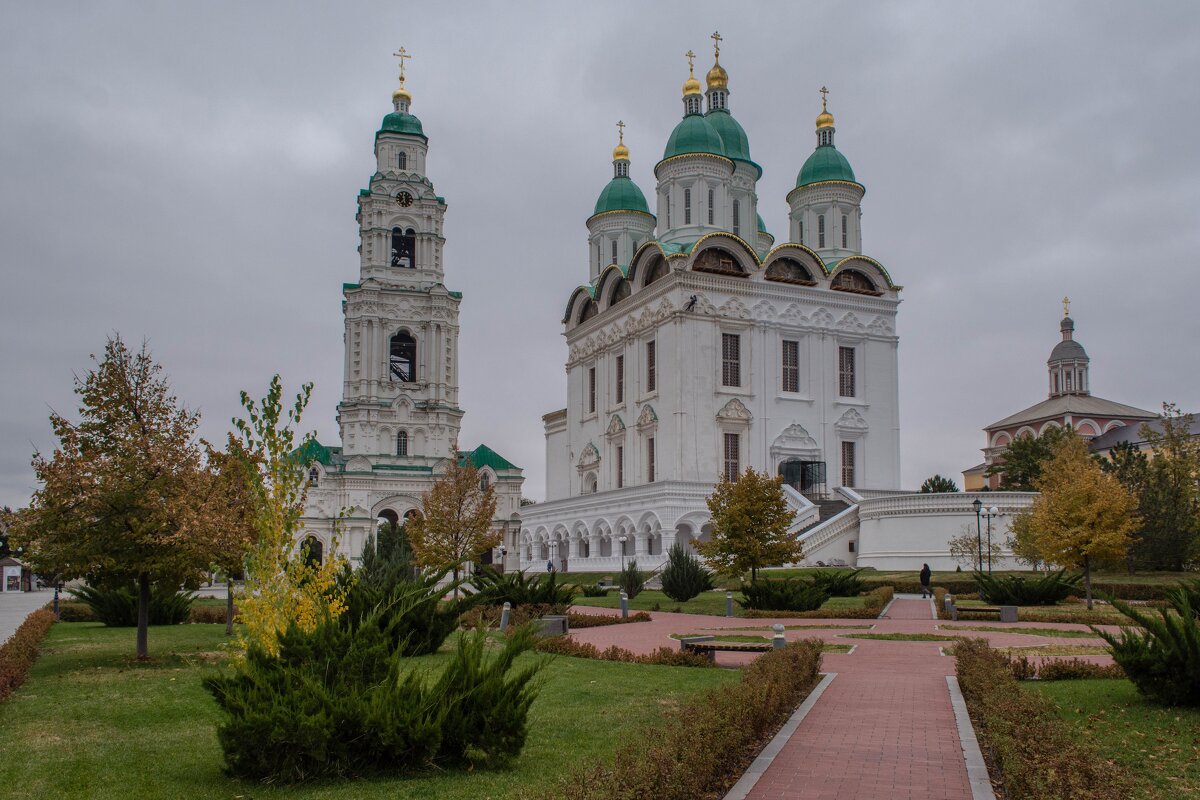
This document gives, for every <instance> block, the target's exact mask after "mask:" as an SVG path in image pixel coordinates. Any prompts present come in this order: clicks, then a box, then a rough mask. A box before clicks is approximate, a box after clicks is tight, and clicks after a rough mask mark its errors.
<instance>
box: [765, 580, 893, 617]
mask: <svg viewBox="0 0 1200 800" xmlns="http://www.w3.org/2000/svg"><path fill="white" fill-rule="evenodd" d="M894 595H895V592H894V591H893V590H892V587H891V586H880V587H879V588H878V589H873V590H871V591H869V592H867V594H866V596H865V602H864V604H863V605H862V606H860V607H859V608H818V609H817V610H816V611H751V610H747V611H744V612H742V616H743V617H749V618H751V619H774V618H779V619H875V618H876V617H878V616H879V612H881V611H883V609H884V606H886V605H887V604H888V603H890V602H892V597H893V596H894Z"/></svg>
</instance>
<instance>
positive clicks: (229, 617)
mask: <svg viewBox="0 0 1200 800" xmlns="http://www.w3.org/2000/svg"><path fill="white" fill-rule="evenodd" d="M225 635H226V636H233V576H232V575H226V576H225Z"/></svg>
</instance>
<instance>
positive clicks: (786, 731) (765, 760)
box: [724, 672, 994, 800]
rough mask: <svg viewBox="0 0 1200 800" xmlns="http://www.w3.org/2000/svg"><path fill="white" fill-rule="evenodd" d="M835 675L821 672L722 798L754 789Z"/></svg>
mask: <svg viewBox="0 0 1200 800" xmlns="http://www.w3.org/2000/svg"><path fill="white" fill-rule="evenodd" d="M836 677H837V673H836V672H825V673H822V677H821V682H820V683H818V684H817V685H816V688H814V689H813V690H812V691H811V692H810V693H809V695H808V697H806V698H805V699H804V702H803V703H801V704H800V707H799V708H797V709H796V711H795V712H794V713H793V714H792V716H790V717H789V718H788V721H787V722H785V723H783V727H782V728H780V729H779V733H777V734H775V736H774V738H772V739H771V741H770V742H768V743H767V746H766V747H764V748H763V750H762V752H761V753H759V754H758V758H756V759H754V762H753V763H752V764H751V765H750V766H749V768H747V770H746V772H745V773H744V774H743V775H742V777H741V778H739V779H738V782H737V783H735V784H734V785H733V788H732V789H730V790H729V792H728V793H727V794H726V795H725V798H724V800H745V798H746V797H747V796H748V795H749V794H750V792H751V790H752V789H754V784H756V783H758V779H759V778H761V777H762V775H763V773H764V772H766V771H767V768H768V767H770V766H771V762H772V761H774V760H775V757H776V756H777V755H779V752H780V751H781V750H783V746H784V745H785V744H787V742H788V739H790V738H792V734H793V733H795V732H796V728H798V727H800V723H801V722H802V721H803V720H804V717H805V716H806V715H807V714H808V712H809V711H810V710H812V707H813V706H814V705H816V702H817V700H819V699H820V698H821V694H822V692H824V691H825V689H826V688H827V687H828V686H829V684H831V683H833V679H834V678H836ZM985 774H986V772H985ZM993 800H994V798H993Z"/></svg>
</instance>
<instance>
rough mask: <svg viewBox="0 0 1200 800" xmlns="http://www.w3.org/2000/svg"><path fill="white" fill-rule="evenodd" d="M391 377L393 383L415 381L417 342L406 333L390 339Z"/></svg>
mask: <svg viewBox="0 0 1200 800" xmlns="http://www.w3.org/2000/svg"><path fill="white" fill-rule="evenodd" d="M391 375H392V380H393V381H401V382H403V383H412V382H413V381H415V380H416V379H417V340H416V339H414V338H413V337H412V335H411V334H409V333H408V332H407V331H400V332H399V333H397V334H396V335H395V336H393V337H392V350H391Z"/></svg>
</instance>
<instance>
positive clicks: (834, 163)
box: [796, 144, 858, 186]
mask: <svg viewBox="0 0 1200 800" xmlns="http://www.w3.org/2000/svg"><path fill="white" fill-rule="evenodd" d="M822 181H849V182H850V183H858V181H856V180H855V179H854V170H853V169H851V168H850V162H849V161H847V160H846V157H845V156H844V155H842V154H841V153H840V152H839V151H838V149H837V148H836V147H834V146H833V145H831V144H823V145H821V146H820V147H818V148H817V149H816V150H814V151H813V154H812V155H811V156H809V157H808V160H807V161H805V162H804V166H803V167H801V168H800V174H799V175H797V176H796V185H797V186H808V185H809V184H810V183H821V182H822Z"/></svg>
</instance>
